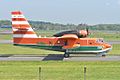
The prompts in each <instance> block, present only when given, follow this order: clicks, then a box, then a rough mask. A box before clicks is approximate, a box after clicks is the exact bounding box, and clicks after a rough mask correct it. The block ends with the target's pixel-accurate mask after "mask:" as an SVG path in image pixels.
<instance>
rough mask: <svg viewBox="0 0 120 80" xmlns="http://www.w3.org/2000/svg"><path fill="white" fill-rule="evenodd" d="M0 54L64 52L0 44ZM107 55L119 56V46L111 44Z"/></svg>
mask: <svg viewBox="0 0 120 80" xmlns="http://www.w3.org/2000/svg"><path fill="white" fill-rule="evenodd" d="M0 54H44V55H45V54H64V52H58V51H50V50H44V49H35V48H29V47H22V46H14V45H12V44H0ZM108 55H120V44H113V45H112V50H111V51H110V52H109V53H108Z"/></svg>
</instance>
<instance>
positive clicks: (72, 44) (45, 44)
mask: <svg viewBox="0 0 120 80" xmlns="http://www.w3.org/2000/svg"><path fill="white" fill-rule="evenodd" d="M14 44H17V45H25V46H26V45H27V46H38V47H39V48H43V49H52V50H59V51H65V50H72V49H76V48H79V49H77V50H78V52H80V51H81V48H82V51H94V50H95V51H96V50H104V49H108V48H109V49H111V48H112V47H111V45H110V44H108V43H105V42H104V41H103V39H100V38H78V39H74V38H66V39H65V38H62V37H47V38H15V39H14ZM83 47H85V48H86V49H85V48H83ZM95 47H96V48H95ZM84 49H85V50H84ZM79 50H80V51H79ZM96 53H97V52H96Z"/></svg>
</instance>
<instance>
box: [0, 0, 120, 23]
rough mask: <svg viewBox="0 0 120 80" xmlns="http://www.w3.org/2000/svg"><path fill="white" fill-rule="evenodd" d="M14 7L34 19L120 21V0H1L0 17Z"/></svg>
mask: <svg viewBox="0 0 120 80" xmlns="http://www.w3.org/2000/svg"><path fill="white" fill-rule="evenodd" d="M16 10H17V11H18V10H20V11H22V12H23V13H24V15H25V16H26V18H27V19H29V20H34V21H37V20H39V21H46V22H53V23H62V24H68V23H69V24H81V23H86V24H120V0H0V20H6V19H9V20H10V19H11V14H10V13H11V11H16Z"/></svg>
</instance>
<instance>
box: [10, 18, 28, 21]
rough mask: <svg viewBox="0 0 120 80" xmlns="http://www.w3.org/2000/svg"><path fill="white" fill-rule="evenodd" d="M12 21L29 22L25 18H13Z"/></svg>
mask: <svg viewBox="0 0 120 80" xmlns="http://www.w3.org/2000/svg"><path fill="white" fill-rule="evenodd" d="M12 21H27V20H26V19H25V18H12Z"/></svg>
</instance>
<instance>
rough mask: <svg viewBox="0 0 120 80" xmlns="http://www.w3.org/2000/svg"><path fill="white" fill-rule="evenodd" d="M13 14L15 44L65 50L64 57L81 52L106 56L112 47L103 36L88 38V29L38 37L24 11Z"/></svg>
mask: <svg viewBox="0 0 120 80" xmlns="http://www.w3.org/2000/svg"><path fill="white" fill-rule="evenodd" d="M11 14H12V30H13V44H14V45H17V46H26V47H34V48H41V49H48V50H58V51H64V52H65V53H64V57H69V55H70V54H79V53H81V54H91V53H92V54H97V55H101V56H105V55H106V53H107V52H109V51H110V50H111V48H112V46H111V45H110V44H108V43H106V42H104V41H103V39H101V38H87V36H88V34H89V32H88V29H87V30H80V31H77V30H71V31H64V32H60V33H57V34H55V35H54V36H53V37H38V36H37V34H36V33H35V32H34V31H33V29H32V27H31V26H30V24H29V23H28V21H27V20H26V18H25V17H24V15H23V14H22V12H20V11H14V12H11Z"/></svg>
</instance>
